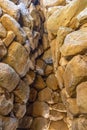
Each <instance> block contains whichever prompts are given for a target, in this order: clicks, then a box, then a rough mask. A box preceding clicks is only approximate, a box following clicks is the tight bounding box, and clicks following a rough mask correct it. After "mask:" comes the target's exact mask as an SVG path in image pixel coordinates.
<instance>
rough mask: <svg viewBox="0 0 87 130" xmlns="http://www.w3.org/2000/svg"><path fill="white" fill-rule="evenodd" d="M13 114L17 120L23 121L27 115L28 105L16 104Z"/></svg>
mask: <svg viewBox="0 0 87 130" xmlns="http://www.w3.org/2000/svg"><path fill="white" fill-rule="evenodd" d="M13 112H14V115H15V116H16V118H18V119H21V118H22V117H23V116H24V115H25V113H26V105H24V104H19V103H15V104H14V108H13Z"/></svg>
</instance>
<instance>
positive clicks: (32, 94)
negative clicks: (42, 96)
mask: <svg viewBox="0 0 87 130" xmlns="http://www.w3.org/2000/svg"><path fill="white" fill-rule="evenodd" d="M36 98H37V90H36V89H34V88H31V89H30V96H29V102H34V101H35V100H36Z"/></svg>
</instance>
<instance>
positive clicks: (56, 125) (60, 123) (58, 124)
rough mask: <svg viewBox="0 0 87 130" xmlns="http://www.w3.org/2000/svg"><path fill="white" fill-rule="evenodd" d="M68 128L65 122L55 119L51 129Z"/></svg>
mask: <svg viewBox="0 0 87 130" xmlns="http://www.w3.org/2000/svg"><path fill="white" fill-rule="evenodd" d="M53 129H54V130H59V129H60V130H68V127H67V125H66V123H65V122H63V121H62V120H61V121H55V122H51V125H50V128H49V130H53Z"/></svg>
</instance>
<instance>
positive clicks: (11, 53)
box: [4, 42, 29, 77]
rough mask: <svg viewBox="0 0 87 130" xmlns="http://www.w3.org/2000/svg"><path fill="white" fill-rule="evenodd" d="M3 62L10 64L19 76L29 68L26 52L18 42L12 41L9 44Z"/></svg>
mask: <svg viewBox="0 0 87 130" xmlns="http://www.w3.org/2000/svg"><path fill="white" fill-rule="evenodd" d="M4 62H5V63H8V64H9V65H10V66H12V67H13V68H14V69H15V71H16V72H17V73H18V74H19V75H20V76H21V77H23V76H24V75H25V74H26V73H27V71H28V69H29V58H28V53H27V51H26V49H25V48H24V47H23V46H22V45H21V44H20V43H18V42H13V43H12V44H11V45H10V47H9V49H8V55H7V56H6V57H5V59H4Z"/></svg>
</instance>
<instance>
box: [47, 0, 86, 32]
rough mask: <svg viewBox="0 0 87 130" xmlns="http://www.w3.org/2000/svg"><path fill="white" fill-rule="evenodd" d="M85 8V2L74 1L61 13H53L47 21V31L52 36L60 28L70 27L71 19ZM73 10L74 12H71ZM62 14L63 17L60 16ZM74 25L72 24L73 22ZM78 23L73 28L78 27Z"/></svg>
mask: <svg viewBox="0 0 87 130" xmlns="http://www.w3.org/2000/svg"><path fill="white" fill-rule="evenodd" d="M86 6H87V1H86V0H84V2H83V3H80V2H79V1H78V0H74V1H73V2H71V3H70V4H68V5H66V6H65V7H63V9H62V10H61V11H59V10H58V12H57V11H56V12H54V13H53V14H52V15H51V16H50V17H49V19H48V20H47V29H48V31H50V32H51V33H53V34H57V30H58V28H59V27H60V26H65V27H71V23H72V20H73V18H74V17H75V16H76V15H77V14H78V13H79V12H80V11H82V10H83V9H84V8H85V7H86ZM73 9H74V10H73ZM77 10H78V11H77ZM62 14H63V15H62ZM73 24H74V22H73ZM78 25H79V24H78V22H77V23H76V24H75V25H74V26H75V27H74V28H77V27H78Z"/></svg>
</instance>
